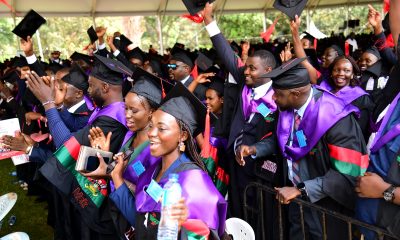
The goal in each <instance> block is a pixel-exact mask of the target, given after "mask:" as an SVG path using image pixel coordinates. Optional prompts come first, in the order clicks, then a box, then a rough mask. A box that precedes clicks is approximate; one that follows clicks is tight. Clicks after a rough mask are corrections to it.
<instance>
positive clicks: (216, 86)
mask: <svg viewBox="0 0 400 240" xmlns="http://www.w3.org/2000/svg"><path fill="white" fill-rule="evenodd" d="M210 80H211V83H210V85H209V86H208V89H213V90H215V91H217V92H218V93H219V94H220V95H224V88H225V86H224V82H225V81H224V79H222V78H220V77H219V76H217V75H215V76H214V77H210Z"/></svg>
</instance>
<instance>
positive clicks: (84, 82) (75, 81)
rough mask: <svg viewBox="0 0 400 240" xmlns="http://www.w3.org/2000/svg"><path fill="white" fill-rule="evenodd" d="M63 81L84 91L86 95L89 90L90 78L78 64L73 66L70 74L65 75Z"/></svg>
mask: <svg viewBox="0 0 400 240" xmlns="http://www.w3.org/2000/svg"><path fill="white" fill-rule="evenodd" d="M61 80H63V81H64V82H66V83H68V84H71V85H72V86H74V87H76V88H77V89H79V90H82V91H83V92H85V93H86V91H87V89H88V88H89V83H88V76H87V75H86V73H85V71H83V69H82V68H81V67H80V66H79V65H78V64H72V67H71V70H70V71H69V73H68V74H67V75H65V76H64V77H63V78H62V79H61Z"/></svg>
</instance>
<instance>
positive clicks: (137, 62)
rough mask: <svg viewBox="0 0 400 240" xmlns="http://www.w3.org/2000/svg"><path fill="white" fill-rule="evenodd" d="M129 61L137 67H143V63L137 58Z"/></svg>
mask: <svg viewBox="0 0 400 240" xmlns="http://www.w3.org/2000/svg"><path fill="white" fill-rule="evenodd" d="M129 61H130V62H131V63H132V64H133V65H134V66H135V67H143V62H142V61H141V60H140V59H137V58H131V59H129Z"/></svg>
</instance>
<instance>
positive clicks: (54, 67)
mask: <svg viewBox="0 0 400 240" xmlns="http://www.w3.org/2000/svg"><path fill="white" fill-rule="evenodd" d="M46 68H47V69H49V70H50V71H52V72H53V73H54V74H55V73H57V72H58V71H60V70H61V69H63V68H64V66H63V65H61V64H59V63H57V62H51V63H49V64H48V65H47V66H46Z"/></svg>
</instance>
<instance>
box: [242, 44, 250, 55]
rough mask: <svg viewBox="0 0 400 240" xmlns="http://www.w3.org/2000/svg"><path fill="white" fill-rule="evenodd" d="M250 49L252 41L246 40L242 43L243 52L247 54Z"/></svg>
mask: <svg viewBox="0 0 400 240" xmlns="http://www.w3.org/2000/svg"><path fill="white" fill-rule="evenodd" d="M249 49H250V43H249V42H248V41H245V42H244V43H243V44H242V53H243V52H244V53H246V54H247V53H248V52H249Z"/></svg>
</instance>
